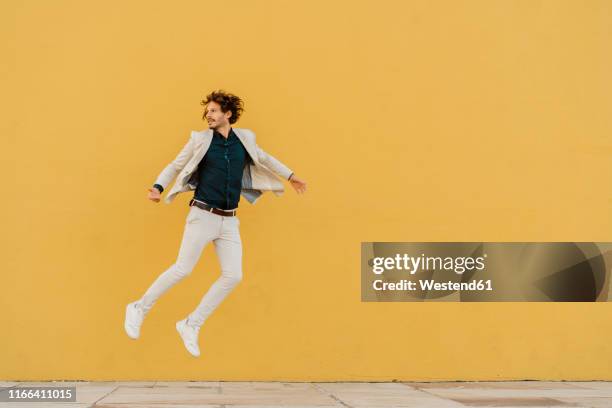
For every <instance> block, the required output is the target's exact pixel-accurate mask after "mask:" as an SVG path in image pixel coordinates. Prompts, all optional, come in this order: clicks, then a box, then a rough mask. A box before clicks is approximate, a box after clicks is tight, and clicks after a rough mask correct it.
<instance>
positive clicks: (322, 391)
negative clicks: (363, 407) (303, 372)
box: [312, 383, 354, 408]
mask: <svg viewBox="0 0 612 408" xmlns="http://www.w3.org/2000/svg"><path fill="white" fill-rule="evenodd" d="M312 385H313V386H314V387H315V388H316V389H317V390H318V391H319V392H321V393H323V394H327V396H329V397H331V398H332V399H334V400H336V401H338V402H339V403H340V404H342V405H343V406H345V407H348V408H354V407H352V406H351V405H349V404H347V403H346V402H344V401H342V400H341V399H340V398H338V397H336V396H335V395H334V394H332V393H330V392H328V391H327V390H324V389H322V388H321V387H320V386H319V385H318V384H315V383H312Z"/></svg>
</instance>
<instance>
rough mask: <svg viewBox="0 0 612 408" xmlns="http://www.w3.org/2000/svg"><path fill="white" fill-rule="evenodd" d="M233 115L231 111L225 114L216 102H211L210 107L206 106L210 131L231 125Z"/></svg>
mask: <svg viewBox="0 0 612 408" xmlns="http://www.w3.org/2000/svg"><path fill="white" fill-rule="evenodd" d="M231 115H232V111H231V110H228V111H227V112H225V113H223V112H222V111H221V106H220V105H219V104H218V103H217V102H215V101H210V102H208V105H206V121H207V122H208V127H209V128H210V129H218V128H220V127H222V126H226V125H229V124H230V123H229V118H230V116H231Z"/></svg>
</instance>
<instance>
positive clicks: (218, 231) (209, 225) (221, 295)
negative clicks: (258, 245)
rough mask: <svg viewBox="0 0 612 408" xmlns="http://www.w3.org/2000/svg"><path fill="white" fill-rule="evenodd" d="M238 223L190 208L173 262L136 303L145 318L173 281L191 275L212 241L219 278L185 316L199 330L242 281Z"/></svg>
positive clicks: (235, 218) (230, 218)
mask: <svg viewBox="0 0 612 408" xmlns="http://www.w3.org/2000/svg"><path fill="white" fill-rule="evenodd" d="M239 226H240V220H239V219H238V217H237V216H233V217H227V216H224V215H218V214H214V213H211V212H208V211H205V210H203V209H201V208H198V207H196V206H192V207H190V210H189V213H188V214H187V219H186V221H185V230H184V232H183V240H182V242H181V247H180V249H179V253H178V257H177V259H176V262H175V263H174V264H172V265H171V266H170V267H169V268H168V269H167V270H166V271H165V272H163V273H162V274H161V275H159V277H158V278H157V279H156V280H155V282H153V284H152V285H151V287H149V289H148V290H147V291H146V293H145V294H144V296H143V297H142V298H141V299H140V300H139V304H140V306H141V307H142V310H143V311H144V312H145V315H146V314H147V313H148V312H149V311H150V310H151V308H152V307H153V305H154V304H155V302H156V301H157V299H159V298H160V296H161V295H163V294H164V293H165V292H166V291H167V290H168V289H170V288H171V287H172V286H174V285H175V284H176V283H177V282H179V281H180V280H182V279H183V278H185V277H187V276H188V275H189V274H191V271H192V270H193V268H194V267H195V265H196V264H197V262H198V260H199V259H200V255H201V254H202V251H203V250H204V247H205V246H206V244H208V243H209V242H210V241H212V242H213V243H214V245H215V251H216V253H217V257H218V258H219V263H220V265H221V276H219V278H218V279H217V280H216V281H215V282H214V283H213V285H212V286H211V287H210V289H209V290H208V292H206V294H204V296H203V297H202V300H201V301H200V303H199V305H198V306H197V307H196V309H195V310H194V311H193V312H192V313H191V314H189V319H188V321H187V322H188V324H189V325H191V326H194V327H198V328H199V327H200V326H201V325H202V324H204V321H205V320H206V319H207V318H208V316H210V314H211V313H212V312H213V311H214V310H215V309H216V308H217V306H219V304H220V303H221V302H222V301H223V299H225V297H226V296H227V295H229V293H230V292H231V291H232V290H233V289H234V287H235V286H236V285H237V284H238V283H239V282H240V281H241V280H242V241H241V239H240V230H239Z"/></svg>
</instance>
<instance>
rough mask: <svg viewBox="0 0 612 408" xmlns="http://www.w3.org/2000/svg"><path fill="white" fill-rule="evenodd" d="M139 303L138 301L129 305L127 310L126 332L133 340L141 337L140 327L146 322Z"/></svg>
mask: <svg viewBox="0 0 612 408" xmlns="http://www.w3.org/2000/svg"><path fill="white" fill-rule="evenodd" d="M137 303H138V301H135V302H132V303H128V305H127V307H126V308H125V323H124V327H125V332H126V333H127V335H128V336H129V337H130V338H132V339H137V338H138V337H140V326H141V325H142V321H143V320H144V312H143V311H142V309H141V308H140V306H138V305H137Z"/></svg>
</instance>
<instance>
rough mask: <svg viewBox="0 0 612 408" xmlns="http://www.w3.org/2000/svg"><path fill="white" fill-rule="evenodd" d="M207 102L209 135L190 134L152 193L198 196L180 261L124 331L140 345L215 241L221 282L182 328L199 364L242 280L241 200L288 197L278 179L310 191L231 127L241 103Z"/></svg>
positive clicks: (250, 136) (131, 311) (248, 134)
mask: <svg viewBox="0 0 612 408" xmlns="http://www.w3.org/2000/svg"><path fill="white" fill-rule="evenodd" d="M201 103H202V105H204V107H205V109H204V118H205V119H206V120H207V122H208V129H207V130H204V131H199V132H198V131H193V132H191V136H190V138H189V140H188V142H187V144H185V146H184V147H183V149H182V150H181V151H180V152H179V154H178V155H177V156H176V158H175V159H174V160H173V161H172V162H171V163H170V164H168V165H167V166H166V167H165V168H164V169H163V170H162V172H161V173H160V174H159V176H158V177H157V180H156V181H155V184H154V185H153V187H152V188H149V189H148V191H149V193H148V199H149V200H151V201H153V202H159V201H160V198H161V193H162V192H163V191H164V190H166V189H167V187H168V185H169V184H170V182H171V181H172V180H173V179H174V178H175V177H176V181H175V183H174V185H173V186H172V188H171V189H170V190H169V192H167V193H166V198H165V201H166V203H167V204H169V203H170V202H172V200H173V199H174V197H176V195H177V194H180V193H182V192H186V191H192V190H195V192H194V196H193V199H192V200H191V201H190V202H189V205H190V209H189V212H188V214H187V219H186V223H185V230H184V233H183V239H182V242H181V246H180V250H179V254H178V257H177V259H176V262H175V263H174V264H173V265H171V266H170V267H169V268H168V269H167V270H166V271H165V272H163V273H162V274H161V275H159V277H158V278H157V279H156V280H155V282H153V284H152V285H151V287H149V289H148V290H147V291H146V292H145V294H144V295H143V296H142V298H140V299H138V300H136V301H134V302H132V303H129V304H128V305H127V307H126V314H125V324H124V327H125V331H126V332H127V334H128V336H129V337H130V338H132V339H137V338H138V337H139V336H140V327H141V325H142V322H143V320H144V317H145V316H146V315H147V313H148V312H149V311H150V310H151V308H152V307H153V305H154V304H155V302H156V301H157V299H159V297H160V296H161V295H162V294H164V293H165V292H166V291H167V290H168V289H170V288H171V287H172V286H173V285H175V284H176V283H177V282H179V281H180V280H181V279H183V278H185V277H186V276H188V275H189V274H190V273H191V271H192V270H193V268H194V267H195V265H196V263H197V262H198V260H199V258H200V255H201V253H202V251H203V249H204V247H205V246H206V244H208V243H209V242H210V241H212V242H213V243H214V245H215V251H216V253H217V257H218V258H219V263H220V265H221V276H220V277H219V278H218V279H217V280H216V281H215V283H214V284H213V285H212V286H211V287H210V289H209V290H208V292H207V293H206V294H205V295H204V297H203V298H202V300H201V301H200V304H199V305H198V306H197V307H196V309H195V310H194V311H193V312H192V313H191V314H189V315H188V316H187V317H186V318H184V319H183V320H180V321H178V322H177V323H176V330H177V331H178V333H179V335H180V336H181V338H182V340H183V343H184V345H185V347H186V348H187V351H189V353H191V354H192V355H193V356H195V357H198V356H199V355H200V349H199V345H198V336H199V331H200V326H202V324H203V323H204V321H205V320H206V319H207V318H208V316H210V314H211V313H212V312H213V311H214V310H215V309H216V308H217V306H219V304H220V303H221V302H222V301H223V299H225V297H226V296H227V295H228V294H229V293H230V292H231V291H232V290H233V288H234V287H235V286H236V285H237V284H238V283H239V282H240V281H241V279H242V241H241V238H240V232H239V226H240V221H239V219H238V217H237V216H236V212H237V208H238V202H239V200H240V195H243V196H244V197H245V198H246V199H247V201H249V202H250V203H251V204H254V203H255V202H256V201H257V200H258V199H259V198H260V196H261V195H262V194H263V193H264V192H266V191H272V192H273V193H274V194H276V195H281V194H282V193H283V191H284V185H283V183H282V181H281V180H280V179H279V177H280V178H283V179H286V180H288V181H289V182H290V183H291V186H292V187H293V188H294V189H295V191H296V192H297V193H298V194H301V193H304V192H305V191H306V183H305V182H304V181H303V180H301V179H299V178H298V177H297V176H296V175H295V174H294V173H293V171H291V170H290V169H289V168H288V167H287V166H285V165H284V164H283V163H281V162H280V161H279V160H277V159H276V158H274V157H272V156H271V155H270V154H268V153H266V152H265V151H263V149H261V148H260V147H259V146H258V145H257V143H256V141H255V133H253V132H252V131H251V130H249V129H242V128H233V127H231V125H232V124H234V123H236V121H237V120H238V118H239V117H240V115H241V114H242V111H243V102H242V100H241V99H240V98H238V97H237V96H235V95H232V94H230V93H226V92H224V91H223V90H220V91H214V92H212V93H211V94H209V95H207V97H206V99H204V100H202V102H201Z"/></svg>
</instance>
